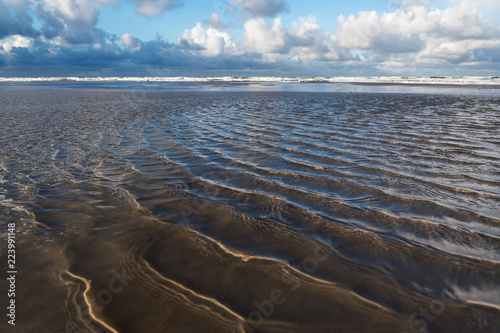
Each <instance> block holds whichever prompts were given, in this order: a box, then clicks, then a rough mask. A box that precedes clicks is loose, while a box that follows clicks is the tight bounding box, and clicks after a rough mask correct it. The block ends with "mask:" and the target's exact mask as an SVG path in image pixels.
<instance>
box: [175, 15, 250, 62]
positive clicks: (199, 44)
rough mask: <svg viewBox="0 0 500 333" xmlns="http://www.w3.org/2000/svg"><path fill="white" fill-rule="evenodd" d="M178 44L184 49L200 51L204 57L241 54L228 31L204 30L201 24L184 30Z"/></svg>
mask: <svg viewBox="0 0 500 333" xmlns="http://www.w3.org/2000/svg"><path fill="white" fill-rule="evenodd" d="M177 42H178V43H179V45H180V46H181V47H183V48H186V49H189V50H193V51H198V52H199V53H200V55H202V56H203V57H216V56H220V55H222V54H226V55H238V54H241V50H240V49H239V47H238V45H237V43H236V41H235V40H233V39H232V38H231V36H229V34H228V33H227V32H226V31H221V30H218V29H214V28H211V27H209V28H204V27H203V26H202V25H201V23H200V22H198V23H197V24H196V26H194V28H192V29H190V30H184V33H183V34H182V36H179V37H178V38H177Z"/></svg>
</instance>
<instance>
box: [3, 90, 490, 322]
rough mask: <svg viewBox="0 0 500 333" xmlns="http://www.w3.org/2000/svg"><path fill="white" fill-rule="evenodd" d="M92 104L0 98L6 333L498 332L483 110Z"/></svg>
mask: <svg viewBox="0 0 500 333" xmlns="http://www.w3.org/2000/svg"><path fill="white" fill-rule="evenodd" d="M64 87H66V88H64ZM95 87H96V86H92V84H88V83H87V84H85V85H84V86H80V87H76V86H75V85H66V86H64V85H63V84H60V85H53V86H43V85H40V86H36V85H20V86H19V85H14V86H4V87H3V89H2V90H1V91H0V100H1V101H2V103H1V106H0V119H2V121H1V123H0V147H1V153H0V184H1V185H0V186H1V187H0V216H1V222H0V223H1V227H2V245H1V249H2V252H1V253H2V255H1V260H2V267H6V263H7V247H6V242H5V240H6V238H7V235H6V232H7V224H8V223H15V224H16V228H17V231H16V245H17V253H16V259H17V260H16V269H17V272H18V274H17V283H16V304H17V320H16V327H15V329H13V327H12V326H10V325H7V323H6V320H5V319H4V320H3V321H2V323H1V324H0V325H2V326H1V327H3V328H6V329H7V331H9V330H10V331H12V332H14V331H15V332H243V331H246V332H252V331H253V332H291V331H296V332H425V331H429V332H472V331H475V332H498V331H500V319H499V318H500V96H499V95H498V94H489V95H477V94H472V93H470V92H469V93H467V94H465V95H459V94H444V93H443V92H448V91H441V93H440V94H436V93H435V91H433V92H434V93H426V94H409V93H380V92H377V93H375V92H371V93H370V92H369V88H366V87H365V88H364V89H367V90H368V92H363V93H361V92H360V93H346V92H316V93H315V92H311V91H310V90H311V87H313V86H311V85H309V86H307V87H306V88H304V89H302V88H301V89H302V90H304V91H290V90H294V89H293V88H292V89H290V88H287V89H285V90H288V91H277V90H279V89H275V88H276V87H275V86H273V87H274V88H273V87H271V88H272V89H267V87H266V86H260V88H259V87H257V88H258V89H257V88H256V87H254V86H252V87H250V88H251V89H247V90H251V91H240V90H243V89H242V87H243V86H237V87H236V88H234V87H233V88H232V91H231V89H226V88H227V87H224V86H220V85H219V86H215V87H214V86H207V85H193V86H191V85H190V86H189V87H188V88H186V86H183V85H178V86H175V87H173V86H166V87H165V86H162V87H155V88H154V89H129V88H130V87H129V86H126V85H123V86H122V88H123V89H116V88H117V87H118V88H119V84H114V85H112V86H111V88H113V89H103V87H102V86H99V89H94V88H95ZM207 87H208V88H207ZM244 87H247V88H248V86H244ZM302 87H304V86H302ZM322 87H325V86H322ZM81 88H83V89H81ZM104 88H106V87H104ZM107 88H109V86H108V87H107ZM174 88H175V89H174ZM266 89H267V91H266ZM377 89H381V88H380V87H376V88H372V90H373V91H377ZM407 89H410V88H407ZM428 89H430V90H434V89H435V88H428ZM447 89H448V88H447ZM449 89H451V88H449ZM228 90H230V91H228ZM259 90H260V91H259ZM269 90H272V91H269ZM299 90H300V89H299ZM323 90H326V88H325V89H323ZM333 90H335V89H333ZM349 90H351V88H349ZM353 91H355V90H353ZM6 271H7V269H6V268H5V269H4V274H5V272H6ZM8 289H9V286H8V284H7V283H6V280H5V279H3V280H2V281H1V282H0V295H2V300H4V299H6V297H5V296H4V295H6V294H7V290H8ZM2 302H3V303H5V304H7V301H2ZM3 303H2V304H3ZM4 308H5V307H4ZM3 316H4V318H5V315H3ZM3 328H2V331H4V330H3Z"/></svg>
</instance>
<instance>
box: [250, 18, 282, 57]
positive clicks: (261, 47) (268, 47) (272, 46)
mask: <svg viewBox="0 0 500 333" xmlns="http://www.w3.org/2000/svg"><path fill="white" fill-rule="evenodd" d="M244 27H245V33H244V34H245V44H246V47H247V49H248V50H249V51H250V52H257V53H285V52H286V49H287V43H286V40H287V35H288V33H287V31H286V29H282V28H281V19H280V18H275V19H274V21H273V23H272V24H271V25H267V24H266V22H265V21H264V19H263V18H251V19H249V20H248V21H246V22H245V26H244Z"/></svg>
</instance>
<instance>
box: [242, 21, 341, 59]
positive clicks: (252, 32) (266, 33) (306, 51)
mask: <svg viewBox="0 0 500 333" xmlns="http://www.w3.org/2000/svg"><path fill="white" fill-rule="evenodd" d="M244 28H245V33H244V34H245V45H246V49H247V50H248V51H250V52H256V53H261V54H272V53H277V54H288V55H289V57H290V58H291V59H293V60H311V59H313V60H339V59H341V58H344V57H345V53H344V54H343V51H342V50H341V49H340V47H338V45H337V43H336V41H335V37H334V36H332V35H330V34H328V33H327V32H326V31H325V30H323V28H321V26H320V25H319V24H318V23H317V22H316V18H315V17H313V16H311V17H308V18H307V19H305V18H301V19H300V20H299V21H295V22H294V24H293V28H292V30H288V29H286V28H283V27H282V21H281V19H280V18H275V19H274V21H273V23H271V24H266V22H265V21H264V19H262V18H251V19H249V20H248V21H247V22H246V23H245V26H244ZM269 59H276V58H269Z"/></svg>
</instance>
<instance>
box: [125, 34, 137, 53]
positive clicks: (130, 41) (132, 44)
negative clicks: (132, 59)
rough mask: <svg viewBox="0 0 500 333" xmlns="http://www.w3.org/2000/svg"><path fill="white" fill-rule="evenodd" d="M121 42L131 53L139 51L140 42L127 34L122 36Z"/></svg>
mask: <svg viewBox="0 0 500 333" xmlns="http://www.w3.org/2000/svg"><path fill="white" fill-rule="evenodd" d="M121 38H122V42H123V44H125V46H127V47H128V48H130V49H131V50H133V51H139V50H140V49H141V41H140V40H139V39H137V38H135V37H133V36H132V35H130V34H129V33H126V34H123V35H122V37H121Z"/></svg>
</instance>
